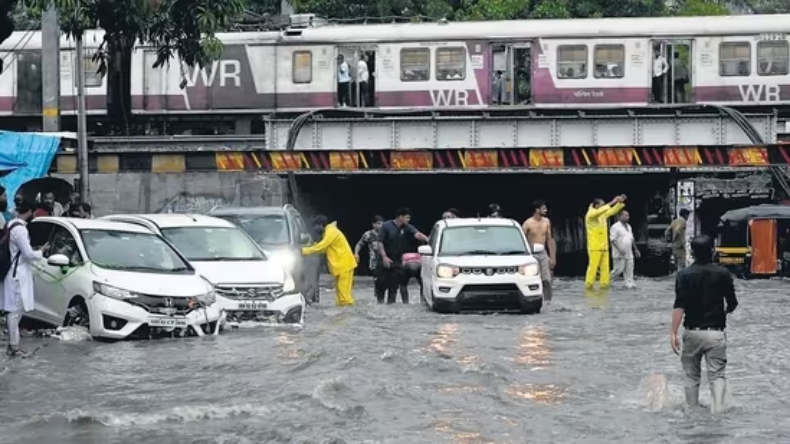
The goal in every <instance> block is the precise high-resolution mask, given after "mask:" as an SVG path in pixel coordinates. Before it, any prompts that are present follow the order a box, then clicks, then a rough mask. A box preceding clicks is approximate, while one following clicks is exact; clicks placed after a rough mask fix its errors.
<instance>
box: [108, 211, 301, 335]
mask: <svg viewBox="0 0 790 444" xmlns="http://www.w3.org/2000/svg"><path fill="white" fill-rule="evenodd" d="M102 219H109V220H113V221H118V222H125V223H131V224H136V225H140V226H143V227H146V228H148V229H149V230H151V231H153V232H154V233H156V234H160V235H161V236H162V237H164V238H165V239H167V240H168V241H170V243H172V244H173V245H174V246H175V247H176V248H177V249H178V251H180V252H181V254H183V255H184V256H186V258H187V259H188V260H189V262H190V263H191V264H192V265H194V266H195V268H197V270H198V272H199V273H200V274H202V275H203V277H205V278H206V279H208V280H209V281H210V282H211V283H212V284H213V285H214V288H215V289H216V292H217V304H218V305H219V306H220V307H221V308H222V309H223V310H224V311H225V314H226V323H227V324H229V325H230V326H231V327H238V326H240V325H241V324H242V323H267V324H271V323H275V324H280V323H282V324H299V325H301V324H302V323H303V320H304V309H305V299H304V297H303V296H302V293H300V292H299V290H298V289H297V288H296V283H295V282H294V280H293V278H292V277H291V275H290V273H288V272H287V271H286V270H285V269H283V267H282V266H280V265H279V264H277V263H275V262H273V261H271V260H269V259H268V258H267V256H266V254H265V253H264V251H263V250H262V249H261V248H260V246H258V244H256V243H255V241H254V240H253V239H252V238H251V237H250V236H249V235H248V234H247V233H246V232H244V230H242V229H240V228H239V227H237V226H235V225H233V224H232V223H230V222H228V221H226V220H223V219H219V218H216V217H210V216H199V215H191V214H140V215H132V214H116V215H111V216H105V217H103V218H102Z"/></svg>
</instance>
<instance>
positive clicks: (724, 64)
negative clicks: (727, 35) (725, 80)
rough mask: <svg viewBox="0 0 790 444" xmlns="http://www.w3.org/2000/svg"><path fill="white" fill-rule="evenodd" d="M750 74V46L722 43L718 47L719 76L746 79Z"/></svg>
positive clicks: (746, 44) (745, 43)
mask: <svg viewBox="0 0 790 444" xmlns="http://www.w3.org/2000/svg"><path fill="white" fill-rule="evenodd" d="M751 73H752V44H751V43H749V42H724V43H721V44H720V45H719V75H720V76H722V77H746V76H748V75H750V74H751Z"/></svg>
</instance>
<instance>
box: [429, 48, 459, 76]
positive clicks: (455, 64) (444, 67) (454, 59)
mask: <svg viewBox="0 0 790 444" xmlns="http://www.w3.org/2000/svg"><path fill="white" fill-rule="evenodd" d="M465 78H466V48H459V47H456V48H438V49H437V50H436V80H464V79H465Z"/></svg>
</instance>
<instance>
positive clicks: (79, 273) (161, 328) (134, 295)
mask: <svg viewBox="0 0 790 444" xmlns="http://www.w3.org/2000/svg"><path fill="white" fill-rule="evenodd" d="M28 230H29V231H30V241H31V243H32V244H33V246H34V247H39V246H41V245H44V244H45V243H47V242H49V244H50V248H49V251H47V252H46V256H47V257H45V258H44V259H42V260H40V261H37V262H35V263H34V264H33V284H34V291H35V302H36V305H35V309H34V310H33V311H32V312H30V313H26V314H25V316H27V317H29V318H31V319H34V320H37V321H40V322H44V323H46V324H50V325H53V326H73V325H79V326H83V327H86V328H88V329H89V330H90V334H91V336H93V337H96V338H104V339H110V340H118V339H126V338H151V337H160V336H203V335H206V334H216V333H218V332H219V326H220V324H221V317H222V316H221V311H220V309H219V307H218V306H217V304H216V303H215V296H216V295H215V292H214V288H213V286H212V285H211V284H210V283H209V282H208V281H207V280H206V279H205V278H203V277H202V276H200V275H199V274H198V272H197V271H196V270H195V269H194V268H193V267H192V266H191V265H190V264H189V262H188V261H187V260H186V258H184V257H183V256H182V255H181V254H180V253H179V252H178V251H176V249H175V248H173V247H172V246H171V245H170V244H169V243H168V242H166V241H165V240H164V239H162V237H160V236H158V235H156V234H153V233H151V232H150V231H148V230H145V229H143V228H141V227H138V226H135V225H129V224H122V223H117V222H109V221H102V220H91V219H72V218H63V217H39V218H36V219H35V220H34V221H32V222H31V223H30V224H29V225H28Z"/></svg>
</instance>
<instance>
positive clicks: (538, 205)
mask: <svg viewBox="0 0 790 444" xmlns="http://www.w3.org/2000/svg"><path fill="white" fill-rule="evenodd" d="M548 211H549V210H548V209H547V208H546V202H544V201H542V200H536V201H535V202H533V203H532V217H530V218H529V219H527V220H526V221H524V225H523V226H522V229H523V230H524V234H526V235H527V240H528V241H529V245H530V248H531V247H532V246H533V245H535V244H541V245H543V247H544V250H543V251H542V252H540V253H536V254H535V259H537V260H538V264H539V265H540V280H541V281H543V299H544V300H545V301H546V302H550V301H551V298H552V296H553V294H552V291H551V270H552V269H554V266H555V265H556V264H557V244H556V242H554V234H552V232H551V222H550V221H549V218H548V217H546V214H547V213H548ZM546 249H548V253H547V252H546Z"/></svg>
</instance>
